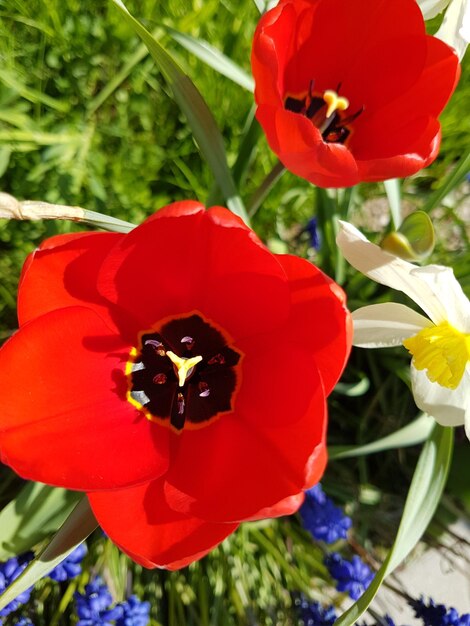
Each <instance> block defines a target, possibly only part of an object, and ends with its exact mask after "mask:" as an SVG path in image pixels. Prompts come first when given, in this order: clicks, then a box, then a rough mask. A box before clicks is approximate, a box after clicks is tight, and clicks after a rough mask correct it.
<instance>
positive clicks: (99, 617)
mask: <svg viewBox="0 0 470 626" xmlns="http://www.w3.org/2000/svg"><path fill="white" fill-rule="evenodd" d="M74 597H75V606H76V609H77V615H78V617H79V621H78V622H77V626H113V625H112V622H111V620H116V619H117V618H119V617H121V616H122V609H121V607H114V608H110V607H111V604H112V602H113V598H112V596H111V594H110V593H109V590H108V588H107V587H106V585H105V584H104V583H103V581H102V580H101V578H95V579H94V580H92V581H91V582H90V583H89V584H88V585H85V593H83V594H82V593H78V592H75V594H74Z"/></svg>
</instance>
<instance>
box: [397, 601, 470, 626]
mask: <svg viewBox="0 0 470 626" xmlns="http://www.w3.org/2000/svg"><path fill="white" fill-rule="evenodd" d="M408 604H409V605H410V606H411V607H412V609H413V610H414V612H415V617H417V618H419V619H421V620H422V621H423V624H424V626H470V613H465V615H459V613H458V611H456V610H455V609H454V608H450V609H447V608H446V607H445V606H444V605H443V604H435V602H434V600H432V599H431V598H430V599H429V603H428V604H426V603H425V601H424V598H422V597H421V598H420V599H419V600H409V602H408Z"/></svg>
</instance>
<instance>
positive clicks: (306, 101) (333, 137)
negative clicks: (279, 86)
mask: <svg viewBox="0 0 470 626" xmlns="http://www.w3.org/2000/svg"><path fill="white" fill-rule="evenodd" d="M313 88H314V81H310V86H309V90H308V92H307V93H306V94H305V96H304V95H301V96H299V97H293V96H286V98H285V99H284V107H285V108H286V109H287V110H288V111H292V113H299V114H300V115H305V117H307V118H308V119H309V120H310V121H311V122H312V123H313V124H314V125H315V126H316V127H317V128H318V130H319V131H320V133H321V135H322V137H323V140H324V141H326V142H327V143H345V142H346V140H347V139H348V137H349V135H350V134H351V124H352V122H354V120H355V119H356V118H357V117H358V116H359V115H360V114H361V113H362V111H363V108H361V109H359V111H356V112H355V113H353V114H352V115H351V114H344V111H346V109H347V108H348V107H349V101H348V99H347V98H344V97H343V96H339V95H338V93H337V91H339V87H338V89H337V91H333V90H330V89H328V90H327V91H325V92H323V94H317V93H316V92H314V89H313Z"/></svg>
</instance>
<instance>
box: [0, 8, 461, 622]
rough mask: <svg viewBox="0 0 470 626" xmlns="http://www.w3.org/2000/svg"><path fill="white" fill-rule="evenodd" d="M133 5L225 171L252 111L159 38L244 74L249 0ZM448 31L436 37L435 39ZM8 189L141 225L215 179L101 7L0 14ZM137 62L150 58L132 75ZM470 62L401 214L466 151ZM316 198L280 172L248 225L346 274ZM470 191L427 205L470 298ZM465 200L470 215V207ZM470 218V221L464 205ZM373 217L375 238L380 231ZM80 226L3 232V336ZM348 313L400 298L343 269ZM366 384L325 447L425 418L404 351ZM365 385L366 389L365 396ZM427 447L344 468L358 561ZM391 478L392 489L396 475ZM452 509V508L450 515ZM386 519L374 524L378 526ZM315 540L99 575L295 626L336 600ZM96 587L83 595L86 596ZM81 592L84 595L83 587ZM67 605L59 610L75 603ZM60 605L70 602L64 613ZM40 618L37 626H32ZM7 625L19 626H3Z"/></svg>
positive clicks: (292, 524)
mask: <svg viewBox="0 0 470 626" xmlns="http://www.w3.org/2000/svg"><path fill="white" fill-rule="evenodd" d="M128 7H129V9H130V10H131V11H132V12H133V14H134V15H136V16H137V17H139V18H140V19H141V20H142V21H143V23H144V24H145V25H146V26H147V28H148V29H149V30H152V31H153V30H155V29H160V30H159V31H158V32H161V34H162V37H163V41H165V42H166V44H167V47H168V48H169V49H170V50H171V51H172V52H173V53H174V54H175V56H176V58H177V59H178V61H179V62H180V64H181V65H182V66H183V67H184V68H185V70H186V71H187V73H188V74H189V75H190V76H191V77H192V79H193V80H194V82H195V83H196V85H197V87H198V88H199V90H200V91H201V93H202V94H203V96H204V97H205V99H206V101H207V103H208V105H209V107H210V109H211V110H212V111H213V113H214V116H215V118H216V120H217V122H218V124H219V127H220V129H221V131H222V134H223V136H224V138H225V141H226V149H227V153H228V158H229V163H230V164H231V165H232V164H233V163H234V162H235V160H236V157H237V154H238V152H239V149H240V144H241V140H242V136H243V130H244V127H245V124H246V122H247V119H249V115H250V111H251V109H252V105H253V100H252V95H251V94H250V93H249V92H248V91H245V90H243V89H241V88H240V87H238V86H237V85H235V84H233V83H232V82H231V81H229V80H228V79H226V78H224V77H221V76H218V75H217V74H216V73H215V72H214V70H212V69H211V68H209V67H207V66H206V65H205V64H204V63H202V62H201V61H199V60H198V59H196V58H195V57H193V56H191V55H190V54H189V53H187V52H186V51H185V50H183V49H182V48H181V47H179V46H178V44H177V43H176V42H174V41H173V40H171V39H170V38H169V37H168V35H166V34H165V31H164V30H163V28H162V27H164V26H170V27H172V28H174V29H176V30H178V31H181V32H183V33H186V34H190V35H193V36H194V37H198V38H201V39H204V40H207V41H208V42H210V43H211V44H212V45H214V46H215V47H217V48H219V49H220V50H221V51H223V52H224V53H225V54H226V55H227V56H229V57H230V58H232V59H233V60H234V61H236V62H237V63H238V64H239V65H240V66H241V67H242V68H244V69H245V70H246V71H247V72H249V69H250V48H251V38H252V34H253V31H254V27H255V24H256V20H257V18H258V15H259V13H258V11H257V9H256V7H255V5H254V3H253V2H252V0H223V1H219V0H184V1H183V0H166V1H165V2H158V1H157V0H139V1H138V0H135V1H129V2H128ZM435 27H436V23H434V24H432V25H431V28H435ZM0 55H1V63H0V176H1V181H0V189H1V190H2V191H5V192H8V193H11V194H13V195H15V196H16V197H17V198H19V199H41V200H46V201H49V202H56V203H64V204H70V205H75V204H77V205H80V206H83V207H85V208H87V209H90V210H94V211H100V212H103V213H108V214H111V215H114V216H116V217H119V218H122V219H125V220H129V221H132V222H135V223H139V222H141V221H142V220H143V219H144V218H145V217H146V216H147V215H149V214H150V213H152V212H153V211H154V210H155V209H157V208H158V207H160V206H163V205H165V204H167V203H168V202H171V201H175V200H180V199H185V198H197V199H199V200H201V201H203V202H205V201H206V200H207V198H208V197H209V196H210V194H211V190H212V186H213V181H212V177H211V174H210V172H209V170H208V168H207V166H206V165H205V163H204V162H203V161H202V159H201V157H200V155H199V152H198V149H197V146H196V145H195V143H194V140H193V138H192V135H191V132H190V130H189V128H188V126H187V124H186V121H185V120H184V119H183V117H182V116H181V114H180V112H179V110H178V108H177V106H176V105H175V103H174V101H173V100H172V98H171V96H170V94H169V93H168V90H167V88H166V86H165V84H164V82H163V79H162V77H161V75H160V74H159V72H158V70H157V69H156V67H155V64H154V62H153V61H152V59H151V58H150V57H149V56H147V55H146V54H145V52H143V51H142V47H141V44H140V42H139V41H138V40H137V39H136V38H135V37H134V36H133V35H132V33H131V31H130V30H129V28H128V27H127V26H125V25H124V24H123V23H122V21H121V18H120V16H119V14H118V12H117V11H116V9H115V8H114V7H113V6H112V5H111V3H110V2H107V1H105V0H94V2H93V3H83V2H80V1H79V0H61V1H60V2H59V1H58V0H28V1H26V0H0ZM138 59H140V60H139V61H138ZM468 68H469V62H468V60H467V62H466V63H465V65H464V71H463V76H462V79H461V82H460V84H459V87H458V89H457V92H456V93H455V95H454V97H453V99H452V101H451V103H450V105H449V106H448V108H447V109H446V111H445V112H444V114H443V116H442V124H443V137H444V139H443V143H442V151H441V154H440V156H439V158H438V160H437V161H436V163H435V164H433V166H431V167H430V168H429V169H428V170H427V171H426V172H423V173H421V174H419V175H418V176H416V177H414V178H413V179H410V180H408V181H405V183H404V184H403V193H404V200H405V208H406V209H407V210H412V209H413V208H417V207H420V206H422V205H423V204H424V203H426V201H427V199H428V198H430V197H431V196H432V194H433V193H434V192H435V190H436V189H438V188H439V186H440V185H441V184H442V180H443V179H444V177H445V176H446V174H447V173H448V172H449V170H451V169H452V168H454V167H455V166H456V165H457V164H458V162H459V159H461V158H462V157H463V155H465V154H467V153H468V146H469V139H470V118H469V116H468V115H467V114H466V111H467V106H466V103H468V100H469V98H470V72H469V69H468ZM275 162H276V159H275V157H274V156H273V155H272V154H271V153H270V151H269V149H268V147H267V145H266V142H265V140H264V138H263V137H260V140H259V142H258V143H257V147H256V149H255V151H254V153H253V158H252V161H251V166H250V168H249V169H248V170H247V172H246V176H245V177H244V178H243V181H242V184H241V186H240V194H241V195H242V197H243V198H244V199H245V200H246V201H249V199H250V198H251V197H252V195H253V194H254V193H255V191H256V189H257V188H258V186H259V185H260V184H261V183H262V181H263V180H264V178H265V176H266V175H267V174H268V173H269V171H270V170H271V168H272V167H273V165H274V164H275ZM321 202H322V199H321V197H320V196H319V194H318V193H317V192H316V191H315V189H313V188H312V187H311V186H310V185H309V184H308V183H306V182H305V181H301V180H299V179H297V178H295V177H294V176H292V175H291V174H290V173H285V174H284V175H283V177H282V178H281V179H280V181H279V182H278V184H277V185H276V186H275V188H274V189H273V190H272V191H271V193H270V195H269V196H268V198H267V199H266V201H265V202H264V203H263V205H262V207H261V208H260V210H258V212H257V213H256V214H255V215H254V217H253V226H254V228H255V230H257V232H259V233H260V234H261V236H262V237H263V238H265V240H266V241H268V242H269V243H270V244H271V245H272V246H273V248H274V249H276V250H283V251H284V250H287V251H291V252H295V253H298V254H305V255H308V256H309V257H310V258H313V259H314V260H316V262H318V263H319V264H320V265H321V266H322V267H323V268H324V269H325V270H327V271H330V272H334V271H335V268H337V263H336V251H335V250H334V249H333V248H332V246H331V242H330V243H329V242H328V239H325V240H324V245H323V248H322V250H321V251H320V252H319V253H317V254H315V253H314V251H313V250H311V249H309V247H308V242H307V240H306V239H305V237H304V236H301V235H299V232H300V231H301V229H302V227H303V225H304V224H305V222H306V221H307V220H308V219H309V218H310V217H311V216H312V215H314V214H317V215H318V214H321V208H322V206H321ZM468 202H469V199H468V184H464V185H461V186H459V188H458V189H456V190H454V191H453V193H452V194H451V195H450V196H448V197H447V198H446V200H445V202H444V203H440V204H439V206H437V207H436V208H434V209H433V214H432V215H433V219H434V221H435V224H436V230H437V236H438V243H437V247H436V251H435V256H434V258H433V260H436V261H440V262H445V263H447V264H450V265H453V266H454V267H455V270H456V273H457V275H458V276H459V277H460V278H461V280H462V283H463V285H464V287H465V288H466V289H467V293H470V276H469V270H468V268H469V267H470V253H469V249H468V236H469V232H468V219H469V218H468V214H469V211H470V210H469V209H468ZM383 203H384V191H383V187H382V186H381V185H362V186H360V188H359V189H358V190H357V192H356V193H355V198H354V199H353V201H352V202H351V205H350V217H351V218H352V219H354V220H356V221H358V222H359V223H360V222H361V221H362V222H363V223H364V224H366V229H367V226H368V227H369V228H368V229H369V230H380V229H381V228H382V227H383V224H384V223H386V221H387V219H386V218H387V215H388V211H387V208H386V206H385V207H384V204H383ZM466 203H467V204H466ZM466 206H467V209H465V207H466ZM371 215H373V216H378V219H377V220H376V222H377V226H374V224H373V221H372V220H371V219H370V218H371ZM77 228H78V227H77V226H74V225H72V224H69V223H65V222H62V223H59V222H35V223H31V222H30V223H19V222H7V221H0V278H1V280H0V333H1V335H0V338H5V337H7V336H8V335H9V334H10V333H11V332H12V331H13V330H14V329H15V328H16V314H15V299H16V285H17V281H18V276H19V272H20V268H21V264H22V262H23V260H24V257H25V256H26V254H27V253H28V252H30V251H31V250H32V249H34V247H35V246H36V245H37V243H38V242H39V241H40V240H41V239H43V238H44V237H47V236H51V235H53V234H56V233H59V232H69V231H71V230H73V229H77ZM345 271H346V274H345V276H344V284H345V287H346V289H347V292H348V296H349V298H350V304H351V308H356V307H357V306H359V305H361V304H363V303H365V302H367V303H371V302H374V301H383V300H385V299H390V298H391V297H395V296H392V294H390V293H389V292H388V291H387V290H385V289H383V288H382V287H380V286H378V285H375V284H373V283H371V282H370V281H368V280H367V279H365V278H364V277H361V276H359V275H357V274H356V273H355V272H353V271H351V270H349V269H348V268H346V269H345ZM360 380H363V381H365V384H364V389H365V391H364V392H363V393H362V394H361V395H360V396H357V397H355V396H353V395H352V394H351V393H350V392H349V391H348V390H347V389H346V392H345V390H344V389H343V390H342V391H341V390H339V391H337V392H335V393H334V394H333V396H332V398H331V402H330V414H331V428H330V436H329V437H330V439H329V440H330V443H332V444H352V443H363V442H366V441H370V440H374V439H376V438H379V437H381V436H384V435H386V434H388V433H390V432H391V431H393V430H395V429H397V428H399V427H400V426H402V425H404V424H406V423H407V422H409V421H410V420H411V419H412V418H414V417H415V415H416V407H415V406H414V404H413V401H412V398H411V396H410V394H409V391H408V359H407V357H406V354H404V351H403V350H401V349H400V350H398V349H397V350H386V351H385V350H383V351H382V350H377V351H374V352H370V351H360V350H357V351H354V353H353V356H352V359H351V362H350V365H349V366H348V370H347V372H346V374H345V377H344V382H346V383H351V384H353V383H356V382H358V381H360ZM368 383H369V386H368V388H367V384H368ZM457 437H458V440H459V441H461V443H462V445H460V446H459V445H458V446H457V449H456V456H455V463H454V469H453V478H452V480H451V481H450V485H449V489H450V492H451V493H453V494H454V495H456V496H457V497H458V500H457V501H453V504H452V507H453V506H454V504H455V502H457V504H458V507H462V503H466V505H467V511H469V510H470V508H469V507H470V494H469V493H468V484H467V485H466V484H465V481H463V480H462V479H461V477H462V475H463V476H465V472H467V476H468V459H466V457H465V452H467V456H468V444H467V448H465V446H464V443H463V437H462V434H461V433H460V432H457ZM418 452H419V450H418V449H417V448H409V449H402V450H399V451H394V452H390V453H388V454H381V455H379V456H373V457H368V458H362V459H359V460H357V461H356V460H349V461H344V462H335V463H332V464H331V465H330V467H329V469H328V472H327V475H326V477H325V484H326V487H327V491H328V492H329V493H330V494H332V495H334V496H335V498H336V500H337V501H338V503H342V504H345V505H346V506H347V507H348V511H349V512H350V513H351V514H352V515H353V516H354V518H355V529H354V534H353V537H352V544H353V547H354V546H355V545H356V544H357V545H359V544H360V545H363V546H365V548H366V549H367V550H369V551H370V553H371V554H372V555H375V556H377V557H378V558H380V556H381V555H382V554H383V552H382V551H381V546H382V545H385V546H389V545H390V543H391V539H392V537H393V535H394V532H395V530H396V527H397V523H398V521H399V517H400V513H401V506H402V503H403V500H404V497H405V495H406V489H407V486H408V484H409V480H410V477H411V474H412V471H413V468H414V464H415V461H416V458H417V454H418ZM391 476H393V479H391ZM452 507H451V506H447V507H445V509H442V511H441V513H440V515H441V518H440V519H441V520H444V521H446V520H447V519H448V515H449V514H450V513H449V509H450V508H452ZM377 520H380V524H378V523H377ZM321 560H322V549H321V547H319V546H315V545H313V544H312V542H311V540H310V538H309V537H308V536H307V535H306V534H305V532H304V531H303V530H302V529H301V528H300V525H299V523H298V521H296V519H295V518H292V519H289V520H279V521H275V522H266V523H261V524H257V525H245V526H244V527H242V528H241V529H240V531H239V532H238V533H236V534H235V535H234V536H233V537H231V538H230V539H229V540H228V541H227V542H226V543H225V544H224V545H223V546H222V547H221V548H219V549H218V550H216V551H215V552H214V553H213V554H212V555H211V556H209V557H208V558H207V559H205V560H203V561H202V562H201V563H198V564H195V565H193V566H192V567H191V568H189V569H188V570H185V571H184V572H182V573H175V574H167V573H164V572H156V573H155V572H143V571H141V569H140V568H138V567H132V566H131V565H130V563H129V562H128V560H127V559H126V558H125V557H123V556H120V555H119V554H118V552H117V550H116V549H115V548H113V547H112V546H110V545H108V544H106V543H104V542H103V541H102V539H101V538H97V539H96V541H94V542H93V544H92V555H91V556H90V558H89V562H90V563H93V566H92V567H93V571H98V570H101V569H104V571H105V573H106V575H107V577H108V580H109V581H110V583H111V584H112V586H113V588H114V591H115V594H116V597H117V598H118V599H120V598H121V597H123V595H124V592H125V590H126V589H128V588H129V587H130V586H132V585H133V586H134V587H135V589H136V590H137V591H138V592H140V593H141V594H144V595H145V597H146V598H149V599H153V600H154V599H155V597H157V598H158V601H157V602H155V601H153V605H154V608H153V619H154V620H155V621H154V622H153V623H154V624H156V623H158V622H160V623H163V624H186V623H187V624H202V625H204V624H245V623H246V624H253V623H262V624H289V623H294V620H293V618H292V617H291V608H290V607H291V596H290V593H289V592H290V591H294V590H304V591H307V590H314V591H313V594H314V595H315V594H316V595H317V597H318V598H322V599H323V600H324V601H325V599H327V598H328V597H333V596H332V592H331V589H330V590H328V588H327V587H326V586H325V583H324V582H322V581H325V580H327V576H326V573H325V570H324V567H323V566H322V564H321ZM88 575H89V573H87V574H85V576H84V578H82V580H81V583H83V582H85V580H86V577H87V576H88ZM74 584H76V583H73V584H72V586H73V585H74ZM72 591H73V588H72V587H67V588H62V589H59V588H57V587H51V586H50V585H48V584H47V583H44V584H43V585H42V587H41V586H40V588H39V590H38V592H37V594H36V603H37V604H36V608H35V615H36V613H37V616H38V617H37V619H36V623H38V624H48V625H49V624H54V623H64V624H66V623H71V622H70V620H71V619H72V618H70V612H71V610H70V605H69V604H68V601H70V599H71V593H72ZM64 597H65V599H66V600H67V598H68V601H64V599H63V598H64ZM61 598H62V602H61ZM38 619H39V621H38ZM5 623H6V624H8V623H11V624H13V623H14V621H11V622H8V620H7V621H6V622H5Z"/></svg>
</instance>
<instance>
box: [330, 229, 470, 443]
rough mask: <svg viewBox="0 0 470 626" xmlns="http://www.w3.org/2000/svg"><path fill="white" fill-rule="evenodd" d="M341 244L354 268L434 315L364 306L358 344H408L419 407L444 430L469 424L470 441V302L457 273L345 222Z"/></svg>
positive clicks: (356, 315)
mask: <svg viewBox="0 0 470 626" xmlns="http://www.w3.org/2000/svg"><path fill="white" fill-rule="evenodd" d="M336 242H337V244H338V246H339V248H340V249H341V252H342V253H343V255H344V256H345V258H346V260H347V261H349V263H350V264H351V265H352V266H353V267H355V268H356V269H357V270H359V271H360V272H362V273H363V274H365V275H366V276H368V277H369V278H371V279H372V280H375V281H376V282H378V283H381V284H382V285H386V286H387V287H391V288H392V289H397V290H398V291H402V292H403V293H405V294H406V295H407V296H409V297H410V298H411V299H412V300H414V301H415V302H416V304H418V306H419V307H421V309H422V310H423V311H424V313H426V315H427V316H428V317H424V316H423V315H421V314H420V313H417V312H416V311H413V310H412V309H410V308H409V307H407V306H405V305H403V304H397V303H385V304H373V305H370V306H366V307H363V308H361V309H358V310H356V311H354V312H353V314H352V317H353V320H354V339H353V344H354V345H355V346H359V347H363V348H380V347H387V346H397V345H400V344H403V345H404V346H405V347H406V348H407V350H408V351H409V352H410V353H411V355H412V357H413V358H412V361H411V384H412V390H413V395H414V398H415V402H416V404H417V406H418V407H419V408H420V409H421V410H422V411H425V412H426V413H429V414H430V415H432V416H433V417H434V418H435V419H436V421H437V422H439V424H442V425H444V426H459V425H461V424H465V431H466V433H467V437H468V438H469V439H470V301H469V300H468V298H467V297H466V296H465V294H464V292H463V291H462V288H461V286H460V285H459V283H458V282H457V280H456V278H455V276H454V272H453V271H452V269H451V268H449V267H443V266H440V265H428V266H423V267H418V266H417V265H413V263H408V262H407V261H403V260H402V259H400V258H398V257H396V256H393V255H392V254H389V253H388V252H385V251H384V250H382V249H381V248H379V246H376V245H374V244H373V243H371V242H370V241H368V240H367V239H366V238H365V237H364V235H362V233H360V232H359V231H358V230H357V228H355V227H354V226H352V225H351V224H348V223H347V222H340V230H339V233H338V237H337V239H336Z"/></svg>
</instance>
